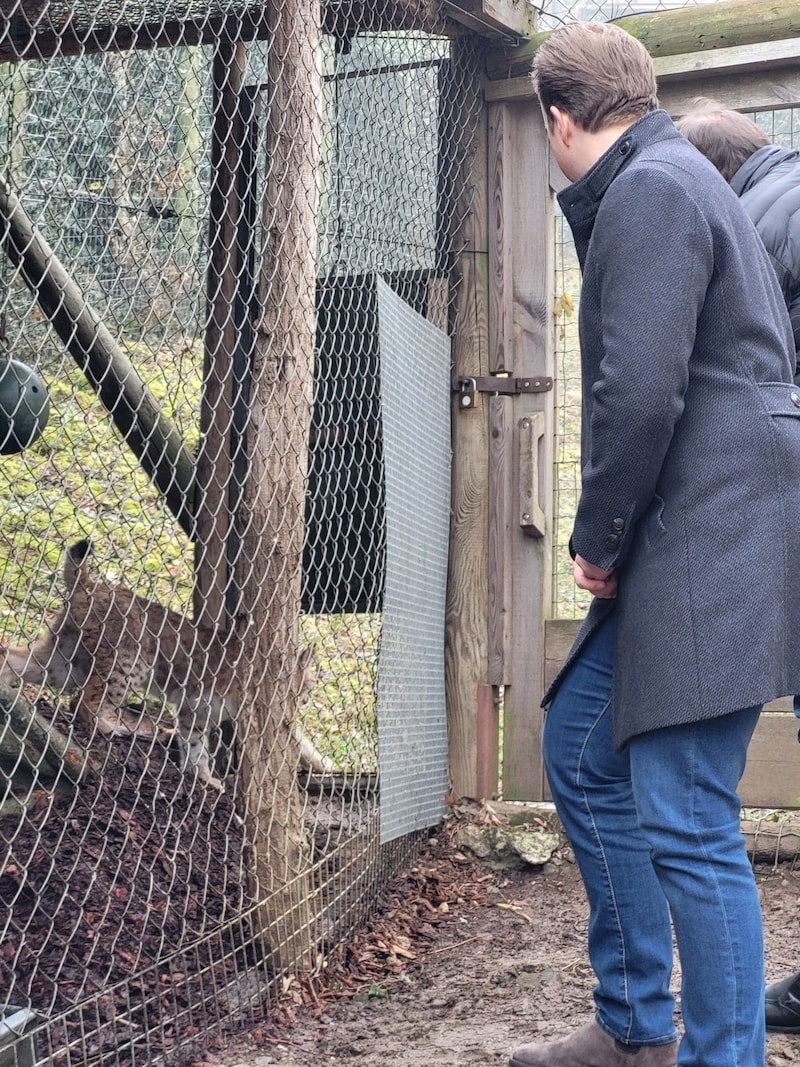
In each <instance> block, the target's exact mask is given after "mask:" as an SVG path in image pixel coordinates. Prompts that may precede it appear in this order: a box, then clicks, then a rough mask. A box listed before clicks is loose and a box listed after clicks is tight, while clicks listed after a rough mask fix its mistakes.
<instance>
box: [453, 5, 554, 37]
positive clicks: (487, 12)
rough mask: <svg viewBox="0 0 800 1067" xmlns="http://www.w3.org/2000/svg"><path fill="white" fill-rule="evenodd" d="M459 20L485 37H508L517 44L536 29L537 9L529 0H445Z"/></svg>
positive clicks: (454, 17)
mask: <svg viewBox="0 0 800 1067" xmlns="http://www.w3.org/2000/svg"><path fill="white" fill-rule="evenodd" d="M442 9H443V10H444V11H445V13H446V14H448V15H449V16H450V17H451V18H453V19H455V21H456V22H459V23H461V25H462V26H466V27H468V28H469V29H471V30H473V31H474V32H475V33H477V34H480V35H481V36H483V37H487V36H488V37H496V36H498V35H499V36H501V37H505V38H507V39H508V40H507V41H506V43H507V44H511V45H516V44H519V43H520V41H521V40H525V39H527V38H529V37H530V36H531V35H532V34H534V33H535V32H536V14H537V12H536V8H535V7H534V6H533V5H532V4H529V3H528V2H527V0H442Z"/></svg>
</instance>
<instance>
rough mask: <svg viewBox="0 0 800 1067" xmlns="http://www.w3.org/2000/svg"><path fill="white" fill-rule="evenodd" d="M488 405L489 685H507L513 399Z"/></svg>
mask: <svg viewBox="0 0 800 1067" xmlns="http://www.w3.org/2000/svg"><path fill="white" fill-rule="evenodd" d="M488 406H489V516H488V519H489V529H488V535H489V552H488V575H487V580H488V585H487V591H488V600H489V602H488V623H489V625H488V630H489V661H488V673H487V679H486V680H487V682H488V683H489V685H495V686H498V685H505V684H506V682H507V681H508V677H507V671H506V667H507V663H506V657H507V649H508V647H509V644H510V640H511V635H510V632H509V625H510V622H511V610H510V609H511V570H510V565H509V560H508V538H509V530H510V526H511V500H510V491H511V490H510V482H511V456H510V455H509V448H510V445H511V427H510V426H509V425H508V419H509V416H510V414H511V412H510V400H509V397H506V396H492V397H489V398H488Z"/></svg>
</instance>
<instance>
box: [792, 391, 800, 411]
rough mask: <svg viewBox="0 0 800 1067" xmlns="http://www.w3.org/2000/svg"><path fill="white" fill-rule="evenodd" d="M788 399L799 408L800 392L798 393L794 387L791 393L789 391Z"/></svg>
mask: <svg viewBox="0 0 800 1067" xmlns="http://www.w3.org/2000/svg"><path fill="white" fill-rule="evenodd" d="M789 399H790V400H791V402H792V403H793V404H794V406H795V407H796V408H800V393H798V392H797V390H796V389H793V390H792V391H791V393H789Z"/></svg>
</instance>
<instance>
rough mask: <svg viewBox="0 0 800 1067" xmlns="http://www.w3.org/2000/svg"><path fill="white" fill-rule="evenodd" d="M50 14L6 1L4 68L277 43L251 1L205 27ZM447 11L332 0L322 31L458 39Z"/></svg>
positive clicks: (177, 8)
mask: <svg viewBox="0 0 800 1067" xmlns="http://www.w3.org/2000/svg"><path fill="white" fill-rule="evenodd" d="M468 2H482V0H468ZM485 2H486V3H487V4H488V5H490V10H491V9H493V7H494V5H495V4H502V3H505V4H509V5H511V6H514V0H485ZM518 2H519V0H518ZM49 6H50V4H49V0H25V3H24V4H23V5H22V6H20V0H0V62H2V63H17V62H19V61H20V60H25V59H32V60H38V59H50V58H52V57H54V56H76V55H97V54H99V53H103V52H127V51H132V50H141V51H144V50H149V49H152V48H174V47H176V46H178V45H198V44H207V45H218V44H219V43H220V42H221V41H223V42H224V41H227V42H247V41H255V40H266V39H267V37H268V36H269V29H268V26H267V21H266V19H265V17H264V11H265V7H264V4H263V3H260V2H258V3H254V2H253V0H249V2H248V0H245V2H243V3H240V4H238V5H237V6H238V10H229V11H228V12H227V13H226V15H225V16H217V17H212V18H204V19H199V20H192V19H191V18H182V17H181V16H182V15H183V14H184V12H185V10H186V5H185V4H183V3H174V4H167V5H159V4H156V3H147V2H141V3H139V4H137V5H134V4H133V3H126V5H125V11H124V18H125V21H124V23H121V22H119V21H112V18H113V15H114V14H115V13H116V16H117V19H118V18H119V10H118V8H116V9H112V10H111V11H109V12H108V13H105V9H104V8H103V6H102V5H93V6H91V7H90V6H89V5H86V6H85V7H84V8H82V9H81V8H78V9H76V10H75V11H73V12H72V15H71V17H70V18H69V20H68V21H66V22H64V21H62V20H61V19H60V18H56V17H55V16H53V15H52V14H51V15H48V13H47V9H48V8H49ZM442 6H443V5H442V4H441V2H440V0H420V2H417V0H386V2H385V3H380V4H377V3H370V2H364V0H327V2H326V3H323V5H322V12H321V27H322V30H323V31H324V32H325V33H330V34H332V35H333V36H335V37H339V38H341V39H343V40H347V39H348V38H352V37H354V36H355V35H356V34H357V33H366V32H370V33H379V32H385V31H390V30H403V29H406V30H427V31H428V32H430V33H449V34H450V35H451V36H458V34H459V32H463V30H462V28H461V27H460V26H459V25H458V23H456V22H454V21H451V20H450V19H448V18H446V17H445V16H444V14H443V12H442ZM4 9H5V10H4ZM54 27H55V28H54ZM520 36H521V35H520Z"/></svg>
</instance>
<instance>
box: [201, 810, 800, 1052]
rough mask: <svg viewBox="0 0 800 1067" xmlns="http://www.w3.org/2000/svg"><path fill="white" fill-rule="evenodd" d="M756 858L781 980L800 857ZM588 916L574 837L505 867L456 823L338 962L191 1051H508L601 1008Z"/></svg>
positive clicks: (795, 912) (777, 1044) (795, 928)
mask: <svg viewBox="0 0 800 1067" xmlns="http://www.w3.org/2000/svg"><path fill="white" fill-rule="evenodd" d="M795 867H797V869H796V870H795ZM754 869H755V875H756V878H757V881H758V885H759V890H760V893H761V900H762V908H763V914H764V921H765V927H766V959H767V975H766V977H767V980H768V981H774V980H776V979H778V978H781V977H783V976H784V975H786V974H788V973H789V972H790V971H794V970H796V969H800V906H799V905H800V863H797V862H794V863H784V862H782V863H780V864H777V865H775V864H761V863H756V864H755V865H754ZM426 915H428V916H429V917H430V918H431V920H432V921H431V922H428V921H426V919H425V916H426ZM586 920H587V908H586V904H585V901H584V896H583V890H582V886H581V882H580V877H579V874H578V870H577V867H576V865H575V863H574V860H573V858H572V856H571V853H570V850H569V848H568V847H566V846H565V847H563V848H561V849H560V850H559V851H558V852H556V853H555V854H554V856H553V858H552V859H551V860H550V861H549V862H547V863H545V864H544V865H542V866H536V867H533V866H527V867H526V868H523V869H516V870H508V869H503V870H498V869H494V868H493V867H492V866H490V865H489V864H488V863H479V862H476V861H475V857H474V856H471V855H468V854H467V853H466V852H465V851H461V850H460V849H459V847H458V846H457V845H455V844H454V843H453V839H452V836H451V835H450V834H449V832H448V830H447V824H445V827H444V828H443V829H442V830H441V831H440V832H439V833H438V835H437V836H436V837H434V838H433V839H432V841H431V842H430V845H429V846H428V847H427V848H426V850H425V852H424V854H423V855H422V856H421V857H420V859H419V861H418V862H417V863H416V864H415V865H414V868H413V869H411V870H409V871H407V872H404V873H403V875H402V876H401V877H400V878H398V879H397V880H396V882H395V883H394V885H393V886H392V887H391V891H390V892H389V894H388V895H387V901H386V903H385V905H384V909H383V913H382V914H380V915H378V916H376V917H375V919H374V921H373V922H371V923H370V926H369V927H368V928H367V929H365V930H363V931H360V932H359V933H358V934H357V935H356V937H354V938H353V940H352V943H351V944H350V945H349V946H347V947H344V948H343V949H342V950H341V951H340V952H339V953H337V955H336V958H335V959H333V960H331V962H330V970H329V972H328V973H327V975H323V976H322V977H321V978H320V979H318V980H316V981H314V982H307V983H304V984H301V983H298V984H296V985H295V987H294V988H290V989H289V990H288V992H287V996H286V998H285V1000H284V1002H282V1004H281V1006H280V1008H279V1009H278V1010H276V1012H275V1013H274V1016H275V1017H274V1019H272V1020H271V1021H270V1022H268V1023H267V1024H265V1025H262V1026H260V1027H258V1028H256V1029H254V1030H253V1031H252V1032H251V1033H248V1034H243V1035H236V1036H233V1037H229V1038H227V1039H226V1040H224V1041H222V1040H216V1041H212V1042H209V1045H208V1048H207V1049H206V1051H205V1052H204V1053H202V1056H201V1058H199V1059H198V1058H194V1059H192V1060H191V1063H192V1064H193V1065H195V1067H206V1065H210V1064H211V1065H214V1067H223V1065H224V1067H267V1065H272V1064H281V1065H284V1067H299V1065H303V1067H306V1065H311V1064H314V1065H332V1064H337V1065H342V1067H349V1065H352V1067H388V1065H391V1067H494V1065H503V1064H506V1063H507V1060H508V1056H509V1053H510V1052H511V1050H512V1049H513V1048H514V1047H515V1046H517V1045H518V1044H521V1043H523V1042H525V1041H530V1040H539V1039H542V1040H547V1039H551V1038H558V1037H562V1036H564V1035H566V1034H568V1033H570V1032H571V1031H573V1030H574V1029H575V1028H576V1027H578V1026H579V1025H581V1024H582V1023H583V1022H585V1021H587V1020H588V1019H590V1018H591V1017H592V999H591V990H592V986H593V976H592V973H591V970H590V968H589V965H588V962H587V956H586V949H585V934H586ZM677 981H678V974H677V973H676V975H675V977H674V982H675V985H676V988H677ZM678 1025H679V1026H680V1018H679V1017H678ZM796 1063H800V1035H798V1036H797V1037H792V1036H784V1035H769V1037H768V1047H767V1065H768V1067H785V1065H789V1064H796Z"/></svg>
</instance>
